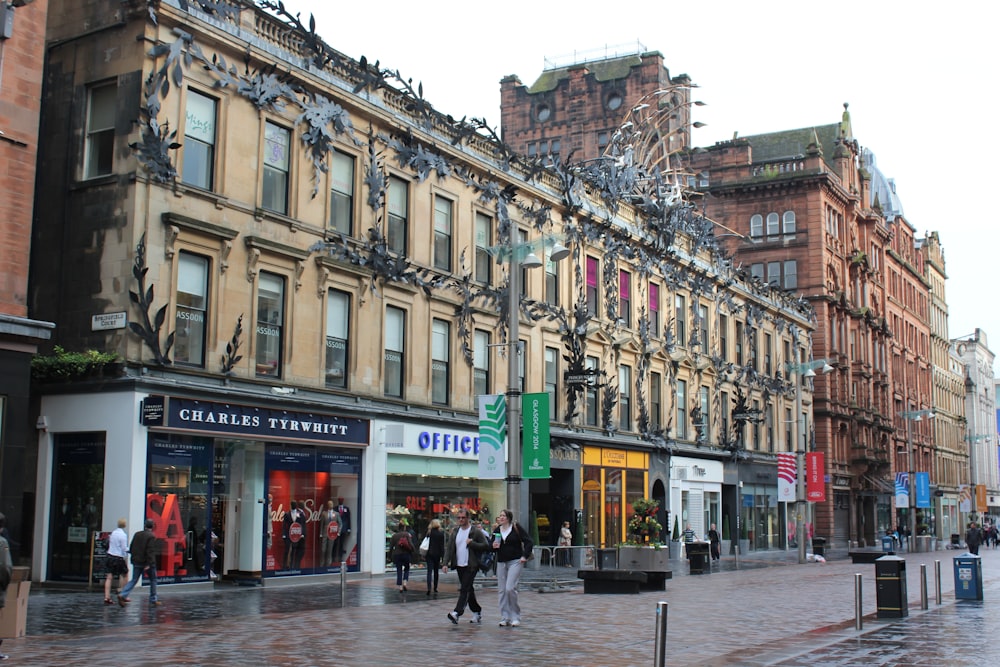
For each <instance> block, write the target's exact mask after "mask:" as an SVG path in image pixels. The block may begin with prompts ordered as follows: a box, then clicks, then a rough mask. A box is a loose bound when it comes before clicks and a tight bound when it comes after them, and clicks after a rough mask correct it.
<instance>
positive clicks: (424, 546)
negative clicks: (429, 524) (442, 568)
mask: <svg viewBox="0 0 1000 667" xmlns="http://www.w3.org/2000/svg"><path fill="white" fill-rule="evenodd" d="M430 548H431V536H430V535H424V539H423V540H421V542H420V555H421V556H426V555H427V551H428V550H429V549H430Z"/></svg>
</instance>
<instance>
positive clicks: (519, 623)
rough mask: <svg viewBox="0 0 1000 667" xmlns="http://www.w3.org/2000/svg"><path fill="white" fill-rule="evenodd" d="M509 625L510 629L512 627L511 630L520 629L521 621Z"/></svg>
mask: <svg viewBox="0 0 1000 667" xmlns="http://www.w3.org/2000/svg"><path fill="white" fill-rule="evenodd" d="M510 625H511V627H513V628H517V627H520V626H521V621H511V622H510Z"/></svg>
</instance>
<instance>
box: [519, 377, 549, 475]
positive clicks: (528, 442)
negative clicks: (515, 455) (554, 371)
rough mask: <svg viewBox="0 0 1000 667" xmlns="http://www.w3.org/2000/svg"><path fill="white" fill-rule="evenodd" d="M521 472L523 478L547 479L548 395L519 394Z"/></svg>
mask: <svg viewBox="0 0 1000 667" xmlns="http://www.w3.org/2000/svg"><path fill="white" fill-rule="evenodd" d="M521 424H522V426H523V427H524V428H523V429H522V431H521V433H523V434H524V435H523V436H522V439H523V441H522V443H521V452H522V455H521V456H522V466H521V468H522V474H523V477H524V479H548V478H549V477H551V473H550V470H549V395H548V394H522V395H521Z"/></svg>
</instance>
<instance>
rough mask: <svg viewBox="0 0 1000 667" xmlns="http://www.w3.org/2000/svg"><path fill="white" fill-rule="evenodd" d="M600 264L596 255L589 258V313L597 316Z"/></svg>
mask: <svg viewBox="0 0 1000 667" xmlns="http://www.w3.org/2000/svg"><path fill="white" fill-rule="evenodd" d="M599 272H600V265H599V264H598V261H597V259H596V258H594V257H588V258H587V314H588V315H592V316H594V317H597V315H598V312H597V295H598V290H597V286H598V274H599Z"/></svg>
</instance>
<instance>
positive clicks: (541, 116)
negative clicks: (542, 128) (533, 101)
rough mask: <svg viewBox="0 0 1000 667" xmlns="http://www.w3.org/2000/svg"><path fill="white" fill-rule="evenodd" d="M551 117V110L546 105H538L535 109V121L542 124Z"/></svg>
mask: <svg viewBox="0 0 1000 667" xmlns="http://www.w3.org/2000/svg"><path fill="white" fill-rule="evenodd" d="M551 117H552V108H551V107H550V106H549V105H548V104H539V105H538V107H536V108H535V119H536V120H538V121H539V122H542V123H544V122H545V121H547V120H548V119H549V118H551Z"/></svg>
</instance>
